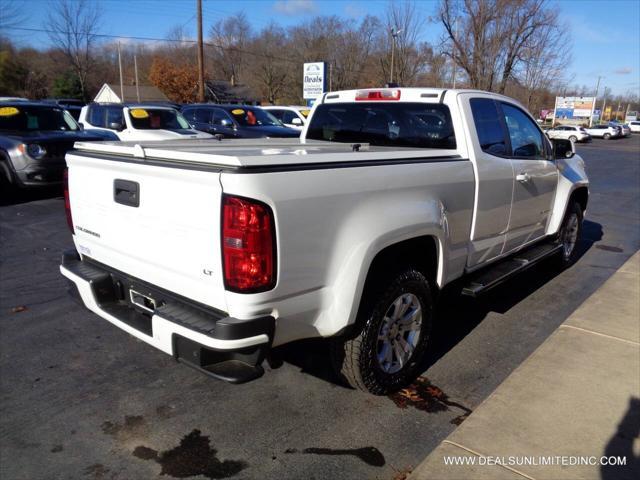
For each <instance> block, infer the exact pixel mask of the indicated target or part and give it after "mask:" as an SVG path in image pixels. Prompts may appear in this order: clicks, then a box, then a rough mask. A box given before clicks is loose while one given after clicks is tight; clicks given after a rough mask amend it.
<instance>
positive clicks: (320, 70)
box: [302, 62, 326, 100]
mask: <svg viewBox="0 0 640 480" xmlns="http://www.w3.org/2000/svg"><path fill="white" fill-rule="evenodd" d="M324 73H325V63H324V62H314V63H305V64H304V69H303V77H302V94H303V95H302V96H303V98H304V99H306V100H309V99H314V98H318V97H320V96H321V95H322V94H323V93H324V91H325V85H326V81H325V80H326V79H325V74H324Z"/></svg>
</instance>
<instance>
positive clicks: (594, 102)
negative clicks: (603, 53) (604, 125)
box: [589, 75, 602, 128]
mask: <svg viewBox="0 0 640 480" xmlns="http://www.w3.org/2000/svg"><path fill="white" fill-rule="evenodd" d="M601 78H602V77H601V76H600V75H598V82H597V83H596V93H595V95H594V96H593V103H592V104H591V114H590V115H589V128H591V126H592V125H593V112H594V110H595V109H596V100H597V99H598V89H599V88H600V79H601Z"/></svg>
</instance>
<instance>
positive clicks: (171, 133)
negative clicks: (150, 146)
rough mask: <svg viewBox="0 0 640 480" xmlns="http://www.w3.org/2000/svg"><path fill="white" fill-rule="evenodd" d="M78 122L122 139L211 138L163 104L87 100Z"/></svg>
mask: <svg viewBox="0 0 640 480" xmlns="http://www.w3.org/2000/svg"><path fill="white" fill-rule="evenodd" d="M79 123H80V124H82V125H83V126H84V129H85V130H108V131H111V132H113V133H115V134H116V135H117V136H118V138H119V139H120V140H123V141H126V140H133V141H141V140H178V139H187V138H213V136H212V135H210V134H208V133H204V132H198V131H197V130H194V129H193V128H191V125H189V122H187V120H186V119H185V118H184V117H183V116H182V114H181V113H180V112H178V111H177V110H176V109H175V108H171V107H166V106H157V105H142V104H140V105H128V104H122V103H108V104H105V103H90V104H89V105H85V106H84V107H82V111H81V112H80V119H79Z"/></svg>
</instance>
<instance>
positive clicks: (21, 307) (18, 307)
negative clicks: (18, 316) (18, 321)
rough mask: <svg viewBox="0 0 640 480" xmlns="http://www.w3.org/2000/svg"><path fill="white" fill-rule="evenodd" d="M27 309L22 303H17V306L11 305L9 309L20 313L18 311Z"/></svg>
mask: <svg viewBox="0 0 640 480" xmlns="http://www.w3.org/2000/svg"><path fill="white" fill-rule="evenodd" d="M26 310H27V307H25V306H24V305H19V306H17V307H13V308H12V309H11V313H20V312H24V311H26Z"/></svg>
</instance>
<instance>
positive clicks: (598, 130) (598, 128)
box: [586, 125, 622, 140]
mask: <svg viewBox="0 0 640 480" xmlns="http://www.w3.org/2000/svg"><path fill="white" fill-rule="evenodd" d="M586 130H587V133H588V134H589V135H591V136H592V137H598V138H604V139H605V140H609V139H611V138H617V137H620V136H621V132H622V130H621V129H620V128H616V127H612V126H611V125H594V126H593V127H591V128H587V129H586Z"/></svg>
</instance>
